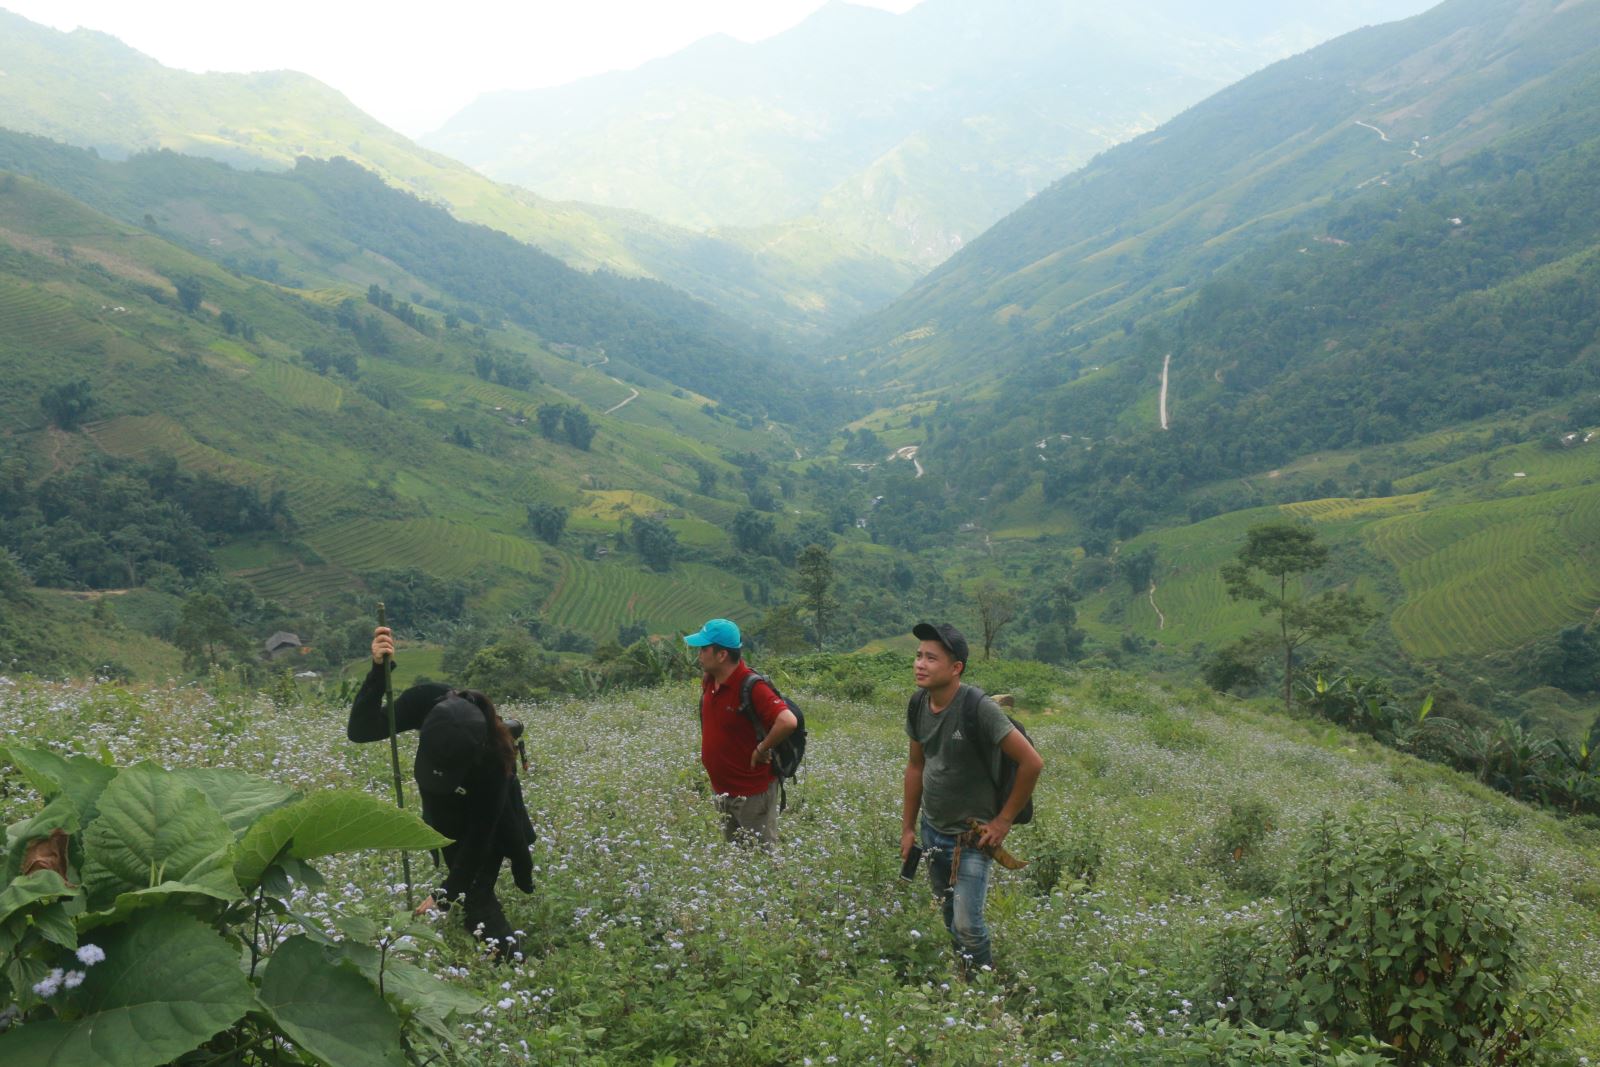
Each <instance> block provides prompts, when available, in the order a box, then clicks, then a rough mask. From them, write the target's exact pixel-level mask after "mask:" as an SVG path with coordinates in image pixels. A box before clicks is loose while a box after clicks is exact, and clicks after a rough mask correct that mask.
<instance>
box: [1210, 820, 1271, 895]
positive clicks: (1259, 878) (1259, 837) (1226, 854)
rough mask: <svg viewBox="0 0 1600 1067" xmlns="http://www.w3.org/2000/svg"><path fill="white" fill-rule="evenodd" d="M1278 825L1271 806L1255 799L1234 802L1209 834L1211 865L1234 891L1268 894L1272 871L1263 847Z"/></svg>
mask: <svg viewBox="0 0 1600 1067" xmlns="http://www.w3.org/2000/svg"><path fill="white" fill-rule="evenodd" d="M1277 822H1278V816H1277V813H1276V812H1274V811H1273V810H1272V806H1271V805H1270V804H1268V803H1267V802H1266V801H1264V800H1262V799H1260V798H1259V797H1246V798H1244V799H1240V800H1234V801H1233V802H1231V803H1230V804H1229V805H1228V814H1227V815H1225V816H1224V817H1223V818H1222V820H1221V821H1220V822H1218V823H1217V825H1216V826H1215V827H1214V828H1213V829H1212V831H1211V850H1210V851H1211V862H1212V864H1213V865H1214V866H1215V867H1216V868H1217V869H1218V870H1219V871H1221V872H1222V877H1223V879H1224V880H1226V881H1227V883H1228V884H1229V885H1230V886H1233V887H1234V888H1235V889H1245V890H1249V891H1251V892H1254V893H1257V894H1260V893H1268V892H1271V891H1272V889H1273V886H1274V883H1275V881H1276V871H1275V870H1274V869H1273V867H1272V865H1270V864H1269V863H1268V862H1267V860H1266V856H1265V853H1264V851H1263V848H1262V846H1263V844H1264V843H1265V841H1266V839H1267V835H1268V834H1270V833H1272V831H1273V830H1274V829H1275V828H1276V826H1277Z"/></svg>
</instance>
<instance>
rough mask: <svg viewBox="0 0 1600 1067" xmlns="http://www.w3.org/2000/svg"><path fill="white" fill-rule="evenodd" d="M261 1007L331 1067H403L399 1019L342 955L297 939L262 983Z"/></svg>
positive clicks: (284, 946)
mask: <svg viewBox="0 0 1600 1067" xmlns="http://www.w3.org/2000/svg"><path fill="white" fill-rule="evenodd" d="M260 999H261V1004H262V1006H263V1007H265V1008H266V1009H267V1013H268V1014H269V1015H271V1016H272V1021H273V1022H275V1023H277V1024H278V1026H279V1027H280V1028H281V1029H282V1030H283V1032H284V1033H286V1034H288V1035H289V1038H290V1040H292V1041H293V1042H294V1043H295V1044H296V1045H298V1046H299V1047H300V1049H301V1050H302V1051H304V1052H308V1053H310V1054H311V1055H312V1056H314V1057H315V1058H316V1060H317V1062H318V1063H322V1064H326V1065H328V1067H369V1065H370V1067H404V1064H405V1054H404V1052H403V1051H402V1050H401V1047H400V1020H399V1018H398V1017H397V1016H396V1015H395V1014H394V1012H392V1011H390V1010H389V1005H388V1004H386V1003H384V1000H383V998H382V997H381V996H379V995H378V990H377V989H376V988H375V987H374V986H373V985H372V983H371V982H369V981H367V979H366V978H364V977H363V976H362V974H361V972H360V970H358V969H357V968H356V966H355V964H354V963H352V962H350V961H349V960H348V959H346V958H345V957H344V956H342V955H340V954H339V953H337V952H332V951H329V950H327V949H324V948H323V947H322V946H320V945H317V944H315V943H314V942H312V941H310V940H309V939H307V938H304V937H300V936H298V935H297V936H295V937H291V938H289V940H287V941H285V942H284V943H283V944H281V945H279V946H278V949H277V951H276V952H274V953H273V954H272V959H271V960H270V961H269V962H268V963H267V970H266V974H265V975H264V976H263V977H262V979H261V993H260Z"/></svg>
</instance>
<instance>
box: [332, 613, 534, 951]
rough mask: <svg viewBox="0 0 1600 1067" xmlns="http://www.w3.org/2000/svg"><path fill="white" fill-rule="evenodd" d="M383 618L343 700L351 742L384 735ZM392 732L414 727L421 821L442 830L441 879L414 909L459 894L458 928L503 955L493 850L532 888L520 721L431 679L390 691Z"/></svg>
mask: <svg viewBox="0 0 1600 1067" xmlns="http://www.w3.org/2000/svg"><path fill="white" fill-rule="evenodd" d="M393 654H394V637H393V635H392V634H391V632H390V631H389V628H388V627H387V626H380V627H378V628H377V630H376V631H374V633H373V635H372V670H371V672H370V673H368V675H367V678H366V681H365V682H363V683H362V686H361V690H360V692H358V693H356V698H355V702H354V703H353V704H351V706H350V722H349V725H348V726H347V727H346V731H345V732H346V733H347V734H348V736H349V738H350V740H352V741H355V742H358V743H360V742H368V741H383V740H387V739H388V737H389V719H388V716H387V715H386V714H385V713H384V710H383V692H384V683H385V681H386V679H385V677H384V670H385V668H384V664H383V659H384V656H385V655H389V656H391V657H392V656H393ZM394 726H395V731H396V732H397V733H401V732H404V731H406V730H417V731H419V737H418V740H417V758H416V761H415V768H414V775H415V777H416V781H417V789H418V791H419V792H420V793H421V796H422V821H423V822H425V823H427V824H428V825H429V826H431V827H433V828H434V829H435V830H437V831H439V832H440V833H441V834H443V835H444V836H446V837H448V838H451V843H450V844H448V845H446V846H445V847H444V848H443V849H442V850H441V852H442V854H443V856H444V862H445V868H446V871H447V873H446V875H445V879H444V884H443V885H442V886H440V887H439V888H438V889H437V890H436V891H435V892H434V893H433V894H432V895H431V896H429V897H428V898H427V899H426V900H424V901H423V902H422V905H421V906H420V907H418V908H417V912H418V913H419V914H420V913H422V912H425V911H428V910H430V909H432V908H433V907H438V908H439V909H440V910H441V911H443V910H448V909H449V907H450V905H451V904H453V903H455V902H456V901H461V902H462V911H463V917H464V919H465V921H466V926H467V929H468V930H470V931H472V933H473V934H474V936H476V937H478V938H480V939H482V940H483V941H485V942H486V943H488V944H490V945H491V946H492V947H493V948H495V949H496V950H497V951H498V952H500V953H502V954H503V955H505V956H510V955H511V954H512V953H514V952H515V951H516V938H515V936H514V935H513V934H512V930H511V924H510V923H509V922H507V921H506V916H505V912H504V911H503V910H502V909H501V907H500V899H499V898H498V897H497V896H495V891H494V885H495V880H496V879H497V878H498V877H499V875H500V863H501V861H502V860H507V859H509V860H510V861H511V875H512V878H513V879H514V880H515V882H516V884H517V888H518V889H520V890H522V891H523V892H524V893H531V892H533V860H532V858H531V857H530V856H529V854H528V849H529V847H530V846H532V844H533V842H534V839H535V836H536V835H535V834H534V830H533V823H532V821H531V820H530V819H529V818H528V809H527V807H526V805H524V803H523V800H522V783H521V781H520V780H519V779H518V778H517V752H516V738H517V737H518V736H519V735H520V734H521V733H522V724H521V723H520V722H516V721H515V720H512V721H509V722H508V721H507V720H505V719H502V718H501V717H500V715H499V713H498V712H496V711H495V708H494V705H493V704H492V703H490V701H489V698H488V697H486V696H484V695H483V694H482V693H478V692H474V691H472V690H460V689H451V688H450V687H449V686H447V685H443V684H440V683H438V682H424V683H421V684H418V685H414V686H411V687H410V688H409V689H407V690H405V691H404V692H402V693H400V694H398V695H397V696H396V697H395V700H394Z"/></svg>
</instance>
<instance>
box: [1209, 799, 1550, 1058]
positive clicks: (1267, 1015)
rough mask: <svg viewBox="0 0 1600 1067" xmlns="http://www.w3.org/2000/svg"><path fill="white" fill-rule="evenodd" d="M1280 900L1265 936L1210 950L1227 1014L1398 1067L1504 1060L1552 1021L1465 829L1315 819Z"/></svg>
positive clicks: (1481, 854) (1510, 906)
mask: <svg viewBox="0 0 1600 1067" xmlns="http://www.w3.org/2000/svg"><path fill="white" fill-rule="evenodd" d="M1283 898H1284V909H1285V910H1284V917H1283V919H1282V921H1281V926H1278V927H1276V928H1268V929H1269V931H1270V935H1271V936H1270V938H1269V940H1268V941H1267V942H1265V943H1261V942H1258V943H1255V944H1251V943H1250V939H1249V937H1248V935H1242V934H1241V933H1240V932H1239V931H1237V930H1236V931H1233V932H1232V933H1229V934H1225V935H1223V937H1222V938H1221V939H1220V940H1219V943H1218V945H1217V947H1216V955H1217V968H1216V973H1217V975H1218V977H1219V979H1220V980H1221V982H1222V983H1223V986H1222V987H1221V988H1219V989H1218V990H1217V992H1218V993H1220V994H1222V995H1224V996H1230V997H1235V998H1236V1000H1235V1002H1234V1011H1235V1013H1236V1015H1237V1016H1238V1018H1239V1019H1242V1020H1245V1021H1249V1022H1253V1023H1256V1024H1258V1025H1262V1026H1265V1027H1268V1028H1269V1029H1288V1028H1293V1027H1297V1026H1301V1025H1304V1024H1315V1025H1318V1026H1320V1027H1322V1028H1324V1029H1326V1030H1328V1031H1330V1032H1334V1033H1342V1034H1345V1035H1371V1036H1372V1037H1374V1038H1376V1039H1377V1040H1379V1041H1381V1042H1382V1043H1383V1044H1385V1045H1387V1046H1389V1047H1390V1048H1391V1049H1393V1050H1394V1056H1395V1061H1396V1062H1398V1063H1401V1064H1429V1063H1462V1062H1489V1063H1508V1062H1518V1061H1519V1058H1520V1057H1521V1056H1522V1055H1524V1054H1525V1053H1526V1052H1527V1050H1529V1049H1531V1048H1532V1046H1533V1045H1534V1044H1535V1043H1536V1038H1537V1037H1538V1036H1539V1035H1540V1034H1541V1033H1543V1032H1545V1031H1547V1030H1548V1029H1549V1028H1550V1027H1551V1026H1553V1025H1554V1023H1555V1022H1556V1021H1557V1019H1558V1018H1559V1016H1560V1015H1561V1014H1562V1010H1563V1009H1562V1004H1561V999H1560V996H1559V995H1558V993H1557V992H1556V991H1555V989H1554V988H1553V986H1552V984H1551V983H1549V982H1548V981H1543V980H1540V981H1529V980H1525V971H1526V968H1527V964H1528V961H1527V959H1526V951H1525V946H1524V942H1523V940H1522V938H1521V936H1520V934H1519V931H1520V929H1521V928H1522V927H1523V926H1524V925H1525V923H1526V921H1527V920H1526V913H1525V911H1524V909H1523V906H1522V905H1521V904H1520V903H1519V902H1518V901H1517V900H1515V899H1514V898H1513V897H1512V896H1511V893H1510V891H1509V889H1508V887H1507V883H1506V880H1505V878H1504V876H1503V875H1502V874H1501V873H1500V872H1499V871H1498V870H1496V869H1495V868H1494V867H1493V866H1492V865H1491V863H1490V862H1489V857H1488V854H1487V853H1486V851H1485V850H1484V848H1483V846H1481V845H1480V844H1478V843H1477V841H1476V840H1475V838H1474V835H1473V833H1472V828H1471V827H1468V826H1463V827H1461V828H1459V829H1457V830H1455V831H1453V832H1446V831H1444V830H1441V829H1439V828H1437V827H1434V826H1430V825H1428V824H1426V823H1425V822H1423V821H1422V820H1420V819H1414V818H1405V817H1399V816H1395V817H1386V818H1378V817H1373V816H1366V815H1361V814H1355V815H1347V816H1342V817H1336V816H1332V815H1325V816H1323V818H1322V819H1321V820H1320V821H1319V822H1318V823H1317V824H1316V825H1315V826H1314V827H1313V829H1312V831H1311V833H1310V834H1309V835H1308V836H1307V837H1306V838H1305V840H1304V841H1303V842H1302V843H1301V845H1300V847H1299V849H1298V850H1297V852H1296V855H1295V858H1294V861H1293V863H1292V865H1291V869H1290V872H1289V873H1288V875H1287V876H1286V878H1285V881H1284V885H1283ZM1219 999H1220V998H1219Z"/></svg>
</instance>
